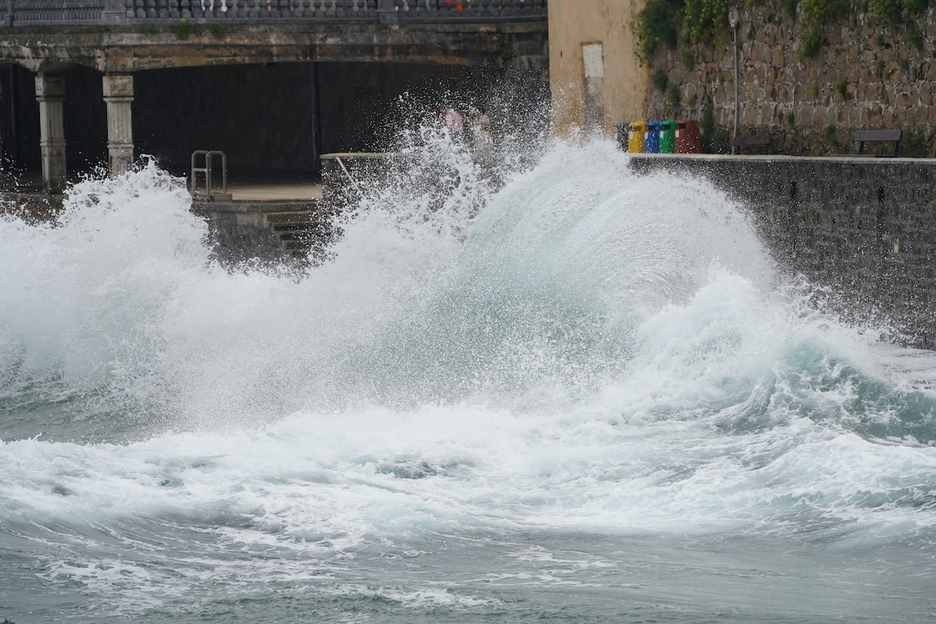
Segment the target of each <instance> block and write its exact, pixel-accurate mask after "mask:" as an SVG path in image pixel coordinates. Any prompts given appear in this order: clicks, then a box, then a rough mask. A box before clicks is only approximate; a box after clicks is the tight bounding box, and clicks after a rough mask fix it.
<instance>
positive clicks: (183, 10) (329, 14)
mask: <svg viewBox="0 0 936 624" xmlns="http://www.w3.org/2000/svg"><path fill="white" fill-rule="evenodd" d="M547 1H548V0H6V1H5V2H4V3H3V5H0V24H2V25H4V26H70V25H74V26H82V25H114V24H127V25H140V24H152V23H159V22H160V21H178V20H180V19H190V20H197V21H200V20H205V21H206V22H213V21H218V22H224V23H303V22H339V21H344V22H347V21H352V22H373V23H417V22H445V23H457V22H466V21H467V22H486V21H491V22H502V21H531V20H536V21H540V20H545V19H546V17H547ZM4 5H5V6H4Z"/></svg>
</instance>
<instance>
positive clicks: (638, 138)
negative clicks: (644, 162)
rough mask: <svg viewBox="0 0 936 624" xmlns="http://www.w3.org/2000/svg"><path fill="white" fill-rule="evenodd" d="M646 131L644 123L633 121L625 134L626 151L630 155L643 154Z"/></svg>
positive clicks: (645, 123)
mask: <svg viewBox="0 0 936 624" xmlns="http://www.w3.org/2000/svg"><path fill="white" fill-rule="evenodd" d="M646 129H647V122H646V121H635V122H632V123H631V125H630V129H629V130H628V132H627V151H628V152H630V153H631V154H643V144H644V132H645V131H646Z"/></svg>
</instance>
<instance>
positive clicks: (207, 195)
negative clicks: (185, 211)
mask: <svg viewBox="0 0 936 624" xmlns="http://www.w3.org/2000/svg"><path fill="white" fill-rule="evenodd" d="M199 156H202V157H203V158H204V159H205V166H204V167H196V166H195V163H196V159H197V158H198V157H199ZM215 157H217V158H220V159H221V188H220V189H217V190H218V192H219V193H220V194H222V195H226V194H227V156H225V154H224V152H222V151H219V150H195V151H194V152H192V177H191V180H190V182H189V193H191V195H192V197H194V198H204V199H208V200H210V199H211V198H212V197H213V196H214V195H216V194H219V193H216V192H215V189H214V188H212V186H213V185H212V184H211V169H212V166H211V165H212V162H213V159H214V158H215ZM199 173H202V174H204V175H205V192H204V193H199V191H198V176H197V174H199Z"/></svg>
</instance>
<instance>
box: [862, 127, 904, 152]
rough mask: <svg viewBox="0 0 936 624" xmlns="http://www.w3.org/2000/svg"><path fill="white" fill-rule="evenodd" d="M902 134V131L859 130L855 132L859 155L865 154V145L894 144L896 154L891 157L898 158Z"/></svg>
mask: <svg viewBox="0 0 936 624" xmlns="http://www.w3.org/2000/svg"><path fill="white" fill-rule="evenodd" d="M902 134H903V131H902V130H858V131H857V132H855V141H856V142H857V143H858V153H859V154H864V146H865V143H891V142H892V143H893V144H894V153H893V154H891V156H892V157H896V156H897V153H898V152H899V151H900V137H901V135H902Z"/></svg>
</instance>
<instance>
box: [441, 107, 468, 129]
mask: <svg viewBox="0 0 936 624" xmlns="http://www.w3.org/2000/svg"><path fill="white" fill-rule="evenodd" d="M439 113H441V115H442V116H443V117H444V118H445V129H446V130H448V131H449V132H451V133H452V134H454V135H456V136H461V134H462V132H464V131H465V121H464V120H463V119H462V116H461V115H459V114H458V111H457V110H455V109H454V108H448V107H446V106H443V107H442V108H440V109H439Z"/></svg>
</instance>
